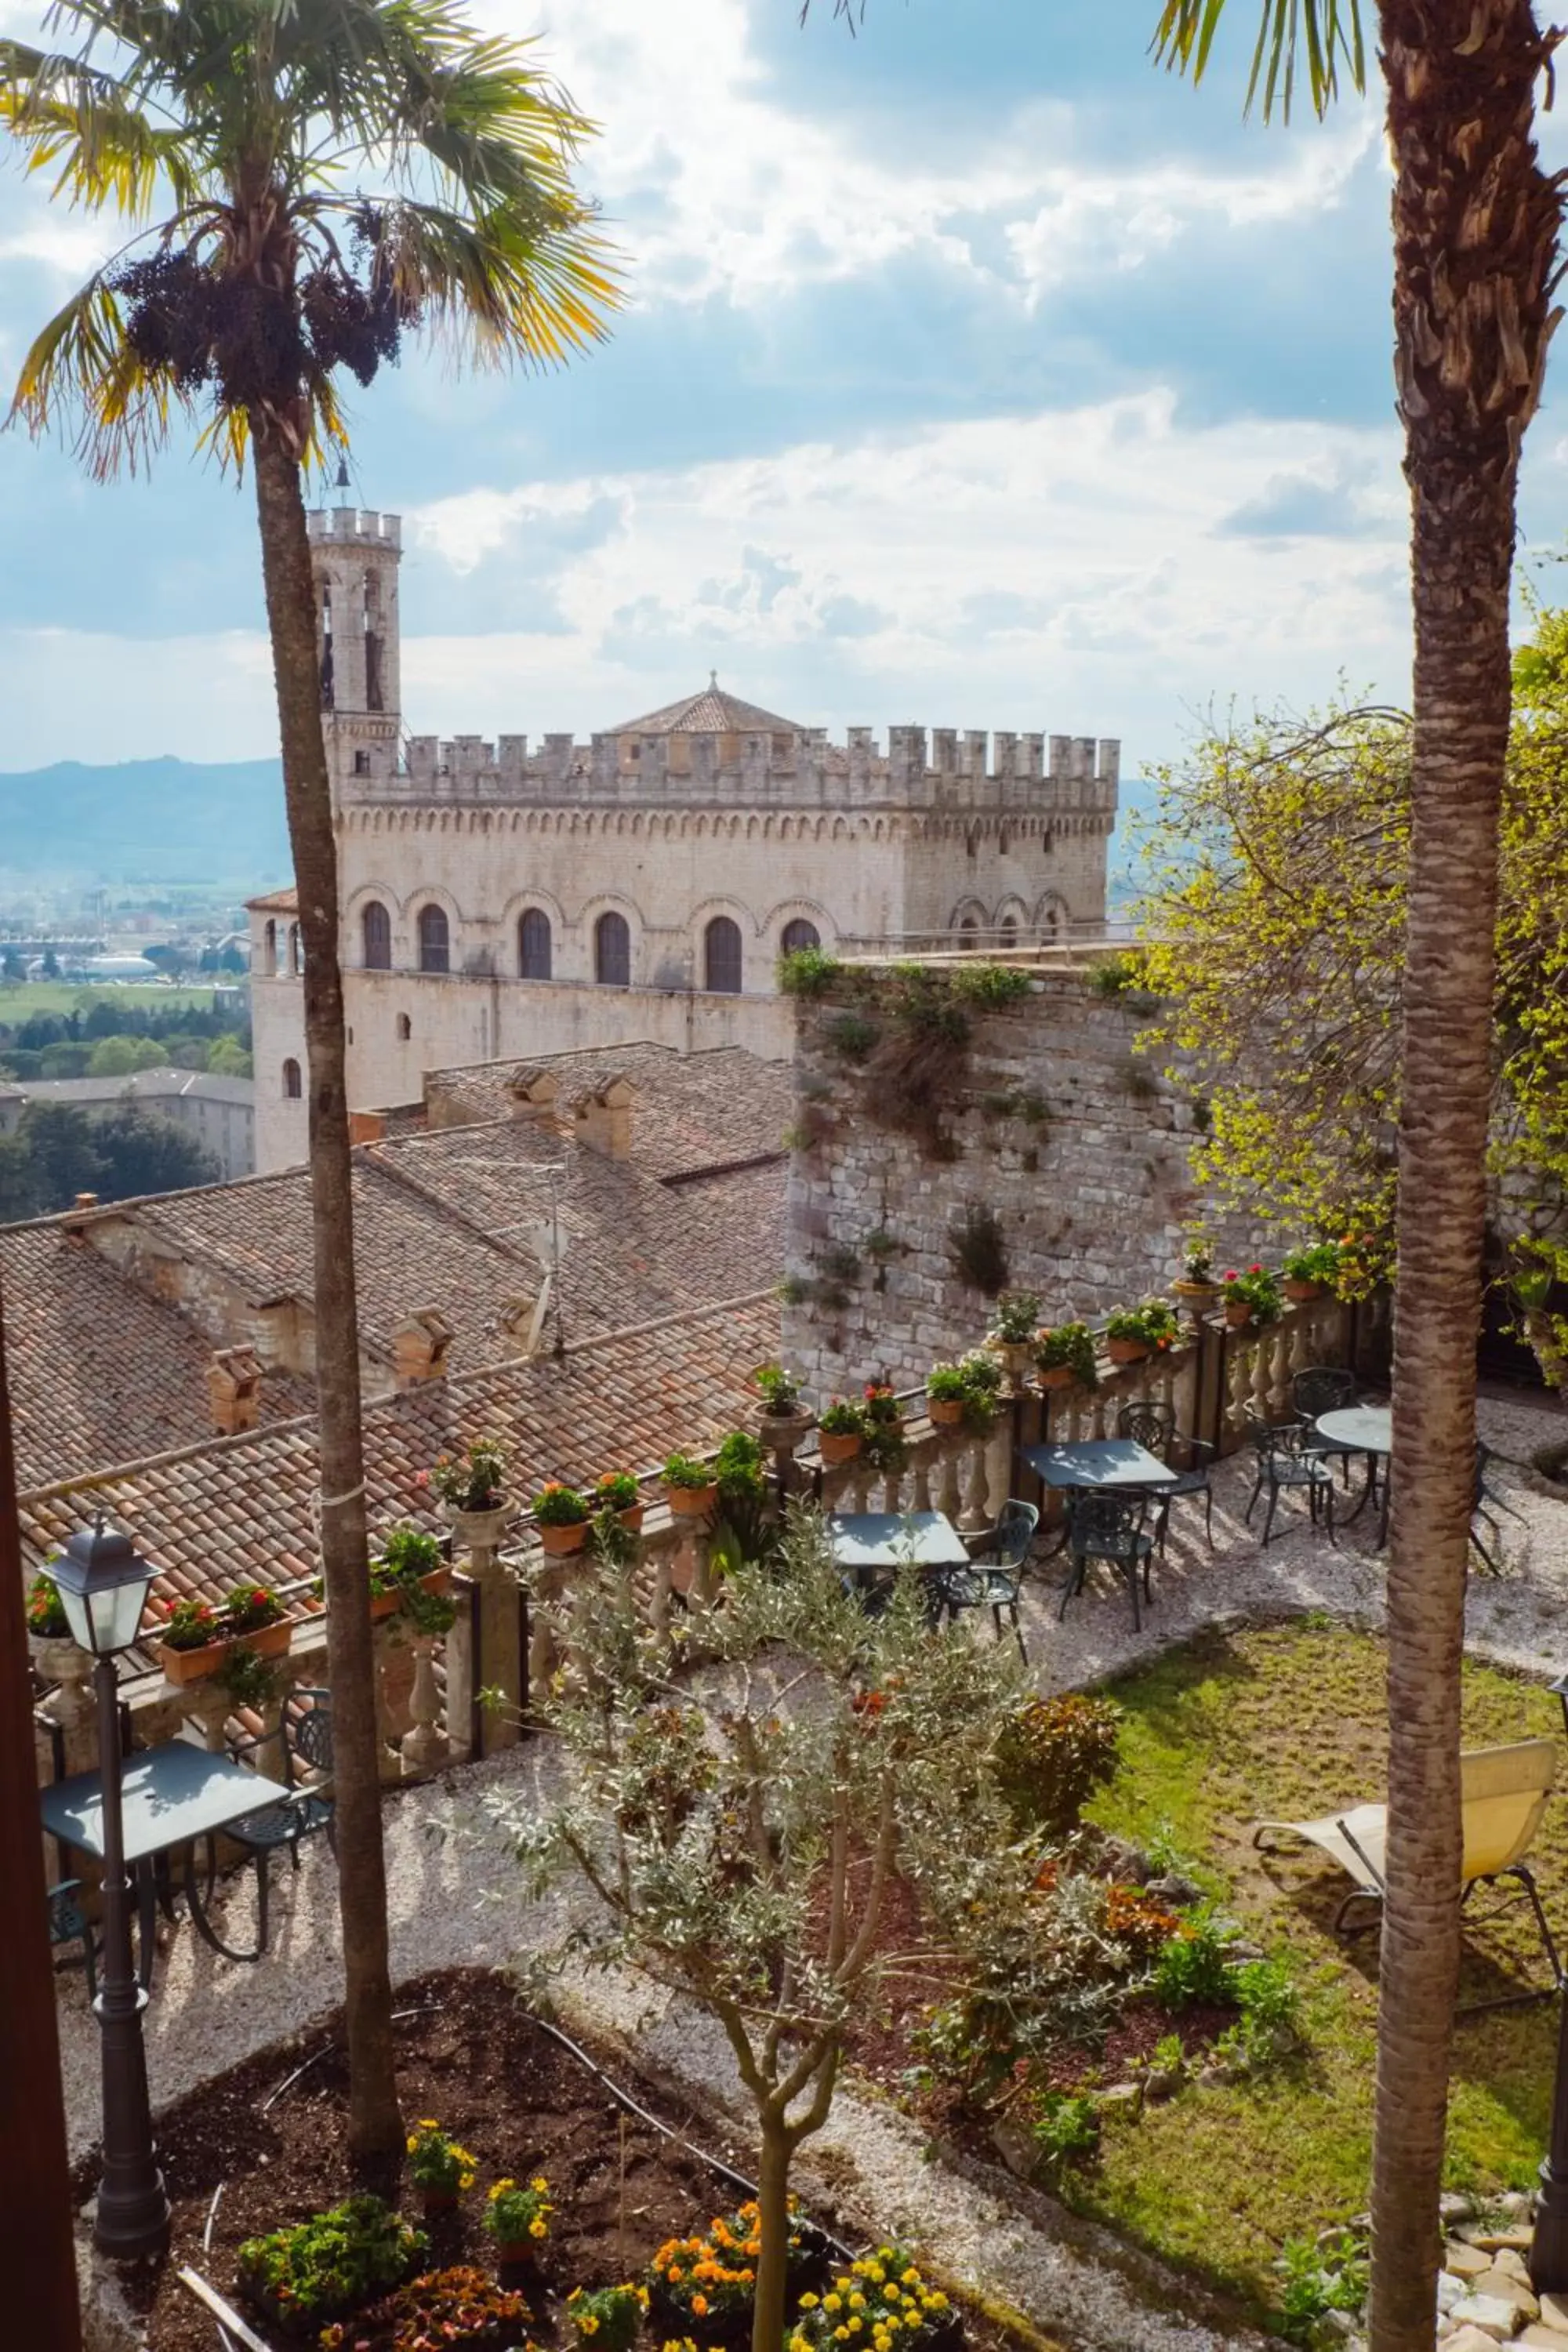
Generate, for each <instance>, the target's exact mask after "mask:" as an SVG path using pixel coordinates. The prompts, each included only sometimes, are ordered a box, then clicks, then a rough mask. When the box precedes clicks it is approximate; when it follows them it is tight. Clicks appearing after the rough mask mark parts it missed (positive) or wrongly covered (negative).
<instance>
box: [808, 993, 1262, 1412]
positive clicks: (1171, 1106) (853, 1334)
mask: <svg viewBox="0 0 1568 2352" xmlns="http://www.w3.org/2000/svg"><path fill="white" fill-rule="evenodd" d="M899 988H900V981H899V979H898V976H897V974H896V973H894V972H891V971H889V969H888V968H887V967H885V966H884V967H862V968H860V969H858V970H856V969H853V968H852V969H851V970H850V971H849V972H847V974H846V975H845V976H844V978H843V980H841V981H840V982H839V983H838V984H837V986H836V988H835V991H834V993H833V994H832V995H831V996H830V997H828V998H826V999H821V1000H816V1001H815V1002H810V1003H802V1004H801V1005H800V1006H799V1008H798V1031H797V1046H796V1054H797V1060H796V1082H797V1089H798V1097H799V1117H798V1122H797V1127H796V1130H795V1151H794V1154H793V1157H792V1160H791V1169H790V1181H789V1211H788V1233H787V1241H786V1263H787V1266H788V1271H789V1277H790V1282H791V1286H792V1288H798V1287H799V1286H805V1292H806V1295H805V1297H799V1298H792V1299H790V1301H789V1302H788V1303H787V1304H786V1306H785V1310H784V1356H785V1360H786V1361H787V1362H788V1363H790V1364H791V1365H792V1366H794V1367H795V1369H796V1370H799V1371H800V1372H801V1373H802V1374H804V1375H805V1379H806V1381H807V1382H808V1384H809V1385H810V1387H811V1388H812V1389H813V1390H815V1391H818V1392H820V1393H823V1394H826V1393H827V1392H829V1391H832V1390H834V1389H837V1388H843V1387H845V1386H847V1385H848V1384H850V1383H852V1382H858V1381H862V1380H865V1379H868V1378H869V1377H870V1376H871V1375H872V1374H873V1373H877V1374H879V1375H885V1376H886V1377H888V1378H890V1379H891V1380H892V1381H894V1382H895V1383H896V1384H899V1385H903V1386H910V1385H913V1384H915V1383H916V1382H918V1381H921V1380H923V1378H924V1376H925V1373H926V1371H927V1370H928V1369H929V1367H930V1365H931V1363H932V1362H933V1361H934V1360H941V1359H943V1358H947V1357H952V1356H953V1355H955V1354H957V1353H960V1352H962V1351H963V1349H965V1348H968V1347H971V1346H973V1343H974V1338H975V1334H976V1331H977V1330H980V1329H983V1328H984V1324H985V1320H986V1317H987V1314H988V1312H989V1303H988V1300H987V1298H986V1297H985V1296H984V1293H982V1292H981V1291H979V1290H978V1289H976V1288H975V1287H974V1286H973V1284H972V1283H971V1282H970V1281H968V1280H966V1279H965V1277H964V1276H963V1274H962V1273H961V1272H960V1270H959V1267H958V1265H957V1264H956V1262H955V1258H954V1254H953V1246H954V1242H955V1239H956V1237H957V1236H958V1235H959V1234H960V1233H961V1231H962V1229H963V1226H964V1223H965V1221H966V1220H967V1219H969V1218H970V1217H971V1216H974V1217H977V1218H981V1219H984V1217H985V1216H987V1215H990V1216H993V1217H994V1219H995V1220H996V1224H997V1227H998V1229H999V1234H1000V1239H1001V1242H1002V1245H1003V1251H1004V1254H1005V1262H1006V1270H1007V1280H1008V1283H1009V1285H1010V1286H1014V1287H1017V1288H1025V1289H1029V1290H1035V1291H1037V1292H1038V1293H1039V1294H1040V1296H1041V1298H1042V1300H1043V1302H1044V1307H1045V1313H1046V1318H1047V1320H1057V1321H1059V1320H1062V1319H1064V1318H1068V1317H1072V1316H1078V1317H1082V1318H1084V1319H1086V1320H1091V1319H1092V1318H1094V1317H1096V1316H1098V1315H1101V1314H1104V1313H1106V1312H1107V1311H1109V1310H1110V1309H1111V1308H1113V1307H1120V1306H1123V1305H1127V1304H1130V1303H1134V1302H1136V1301H1137V1300H1138V1299H1140V1298H1142V1297H1146V1296H1148V1295H1149V1294H1151V1293H1152V1292H1156V1291H1163V1290H1164V1289H1165V1288H1166V1286H1167V1285H1168V1284H1169V1283H1170V1282H1171V1280H1172V1278H1173V1276H1174V1275H1175V1274H1176V1273H1177V1272H1178V1271H1179V1267H1180V1258H1181V1254H1182V1249H1183V1244H1184V1237H1185V1234H1186V1233H1187V1231H1188V1230H1190V1229H1191V1227H1192V1226H1193V1225H1194V1223H1195V1222H1196V1221H1198V1220H1199V1219H1201V1217H1202V1213H1203V1204H1202V1201H1201V1197H1200V1195H1199V1194H1198V1193H1197V1192H1196V1191H1195V1189H1194V1183H1193V1179H1192V1174H1191V1170H1190V1166H1189V1154H1190V1150H1191V1147H1192V1143H1193V1140H1194V1119H1193V1110H1192V1107H1191V1104H1190V1102H1189V1101H1188V1100H1187V1099H1186V1098H1185V1097H1184V1096H1183V1095H1182V1094H1181V1093H1180V1092H1179V1090H1178V1089H1177V1088H1175V1087H1173V1086H1171V1085H1170V1084H1169V1083H1168V1082H1167V1081H1166V1080H1165V1079H1164V1078H1163V1077H1162V1076H1159V1075H1158V1064H1157V1062H1156V1061H1155V1060H1154V1059H1153V1058H1152V1057H1145V1056H1143V1055H1139V1054H1138V1053H1137V1051H1136V1047H1137V1042H1138V1037H1139V1033H1140V1028H1141V1026H1142V1024H1141V1023H1140V1021H1139V1019H1138V1017H1137V1015H1136V1013H1134V1012H1133V1011H1131V1009H1130V1008H1129V1007H1128V1006H1127V1005H1126V1004H1125V1003H1122V1002H1121V1000H1120V999H1117V998H1110V999H1107V998H1104V997H1100V996H1097V995H1096V994H1095V993H1094V992H1092V990H1091V989H1090V987H1089V982H1088V978H1087V974H1086V973H1085V972H1083V971H1072V970H1066V971H1061V972H1060V973H1056V972H1052V973H1050V974H1048V975H1047V976H1045V977H1039V978H1036V979H1034V980H1033V982H1032V984H1031V992H1030V993H1029V995H1028V996H1026V997H1025V998H1023V999H1022V1000H1021V1001H1020V1002H1018V1003H1016V1004H1013V1005H1009V1006H1007V1007H1006V1008H1005V1009H1002V1010H994V1011H986V1012H984V1013H973V1014H972V1016H971V1041H970V1045H969V1048H968V1052H967V1055H966V1057H965V1063H964V1066H963V1074H962V1076H961V1077H960V1078H959V1079H958V1080H957V1082H956V1084H955V1086H954V1087H953V1089H952V1091H951V1093H950V1094H949V1095H948V1096H947V1097H946V1098H945V1100H944V1103H943V1106H942V1117H941V1134H940V1137H939V1139H938V1140H937V1141H936V1143H935V1145H934V1147H933V1146H932V1144H931V1141H929V1140H927V1139H921V1138H919V1137H917V1136H915V1135H911V1134H910V1133H907V1132H903V1131H900V1128H899V1127H897V1126H895V1125H893V1124H891V1123H890V1122H891V1120H892V1118H894V1117H895V1115H896V1105H895V1104H894V1103H893V1102H892V1101H891V1100H890V1099H889V1095H888V1091H887V1088H886V1087H885V1085H884V1084H883V1083H882V1082H881V1080H880V1079H879V1074H878V1071H877V1066H876V1061H875V1052H876V1049H875V1048H874V1047H873V1048H872V1049H871V1058H870V1059H869V1060H867V1061H859V1062H858V1061H855V1060H853V1059H851V1058H849V1057H848V1056H847V1055H846V1053H845V1052H844V1050H843V1040H844V1038H845V1034H846V1030H845V1026H844V1024H845V1016H846V1014H847V1013H848V1014H851V1015H852V1016H853V1018H854V1019H857V1020H858V1021H860V1022H862V1023H865V1024H869V1025H870V1026H871V1027H872V1028H874V1029H875V1030H876V1031H877V1032H878V1033H879V1036H880V1037H886V1036H888V1035H889V1034H891V1033H892V1032H893V1031H894V1030H895V1028H896V1025H897V1024H896V1019H895V1017H894V1015H893V1013H892V1012H891V1007H892V1006H893V1004H894V1002H895V999H896V995H897V992H898V990H899ZM849 1038H850V1042H851V1044H856V1043H859V1044H863V1043H864V1034H863V1033H862V1034H861V1036H860V1038H858V1039H857V1038H856V1037H855V1035H854V1033H853V1031H851V1032H850V1033H849ZM1209 1230H1210V1231H1211V1232H1213V1231H1214V1230H1215V1229H1214V1227H1213V1226H1212V1225H1211V1226H1210V1228H1209ZM1219 1239H1220V1241H1221V1244H1222V1245H1223V1246H1224V1247H1225V1248H1226V1249H1228V1250H1229V1251H1230V1252H1232V1253H1234V1254H1236V1255H1239V1254H1240V1253H1241V1252H1242V1251H1243V1250H1246V1249H1250V1248H1251V1247H1252V1246H1254V1236H1252V1235H1251V1234H1244V1233H1240V1232H1237V1231H1234V1230H1233V1231H1232V1232H1230V1233H1229V1234H1225V1233H1222V1234H1220V1235H1219Z"/></svg>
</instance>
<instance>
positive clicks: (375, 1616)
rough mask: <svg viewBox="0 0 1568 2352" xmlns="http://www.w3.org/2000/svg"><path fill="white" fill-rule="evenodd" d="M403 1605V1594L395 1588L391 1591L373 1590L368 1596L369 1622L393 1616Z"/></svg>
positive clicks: (377, 1621) (373, 1622) (376, 1621)
mask: <svg viewBox="0 0 1568 2352" xmlns="http://www.w3.org/2000/svg"><path fill="white" fill-rule="evenodd" d="M402 1606H403V1595H402V1593H401V1592H399V1591H396V1590H394V1591H391V1592H373V1593H372V1594H371V1596H370V1622H371V1623H372V1624H373V1625H374V1624H377V1623H379V1622H380V1621H381V1619H382V1618H384V1617H393V1616H395V1615H396V1613H397V1612H398V1610H400V1609H401V1608H402Z"/></svg>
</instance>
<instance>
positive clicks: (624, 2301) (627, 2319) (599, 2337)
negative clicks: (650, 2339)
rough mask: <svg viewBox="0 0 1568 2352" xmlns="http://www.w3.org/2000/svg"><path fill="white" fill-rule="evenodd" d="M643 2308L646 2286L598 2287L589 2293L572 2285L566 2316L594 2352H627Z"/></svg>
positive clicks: (640, 2322)
mask: <svg viewBox="0 0 1568 2352" xmlns="http://www.w3.org/2000/svg"><path fill="white" fill-rule="evenodd" d="M646 2310H647V2287H646V2286H602V2287H598V2288H595V2291H594V2293H593V2294H588V2293H587V2292H586V2291H585V2290H584V2288H582V2287H580V2286H574V2288H573V2290H572V2292H571V2294H569V2295H568V2296H567V2298H566V2316H567V2318H568V2319H569V2320H570V2321H571V2323H572V2325H573V2326H574V2328H575V2329H576V2330H577V2333H578V2335H579V2336H581V2337H582V2339H583V2341H584V2344H591V2345H592V2346H593V2347H594V2352H630V2347H631V2346H632V2345H633V2344H634V2343H635V2341H636V2340H637V2330H638V2328H639V2327H640V2326H642V2317H643V2314H644V2312H645V2311H646Z"/></svg>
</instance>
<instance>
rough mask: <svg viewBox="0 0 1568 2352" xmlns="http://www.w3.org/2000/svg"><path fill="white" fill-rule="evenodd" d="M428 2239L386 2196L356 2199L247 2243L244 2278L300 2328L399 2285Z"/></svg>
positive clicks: (242, 2253) (261, 2299) (250, 2290)
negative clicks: (412, 2227)
mask: <svg viewBox="0 0 1568 2352" xmlns="http://www.w3.org/2000/svg"><path fill="white" fill-rule="evenodd" d="M427 2244H428V2240H427V2239H426V2236H425V2233H424V2231H421V2230H415V2229H411V2228H410V2227H409V2225H408V2223H407V2222H406V2221H401V2220H400V2219H399V2217H398V2216H397V2215H396V2214H395V2212H393V2211H392V2210H391V2209H390V2207H388V2206H386V2205H384V2204H383V2203H382V2200H381V2199H380V2198H379V2197H363V2196H362V2197H349V2198H345V2199H344V2200H343V2202H342V2204H341V2205H334V2206H332V2207H331V2210H329V2211H327V2212H325V2213H315V2214H312V2215H311V2217H310V2221H300V2222H297V2223H296V2224H295V2225H294V2226H293V2228H291V2229H288V2230H273V2231H270V2232H269V2233H268V2235H267V2236H266V2237H263V2238H247V2240H246V2242H245V2243H244V2245H242V2246H241V2248H240V2250H239V2281H240V2284H241V2286H242V2287H243V2288H244V2289H245V2291H246V2293H247V2294H249V2295H250V2296H251V2297H252V2299H253V2300H254V2301H256V2302H258V2304H260V2305H261V2306H262V2307H263V2308H264V2309H266V2310H268V2311H271V2312H272V2313H274V2314H275V2315H276V2316H277V2317H278V2318H279V2319H280V2320H282V2321H283V2322H284V2324H285V2325H286V2326H293V2327H295V2328H298V2327H299V2326H300V2323H301V2322H316V2321H321V2320H331V2319H335V2318H337V2317H338V2315H339V2314H340V2313H342V2312H348V2311H354V2310H356V2309H357V2308H358V2306H359V2305H361V2304H362V2303H363V2302H364V2300H365V2298H366V2297H367V2296H368V2295H371V2294H377V2293H379V2292H381V2291H382V2290H384V2288H387V2287H391V2286H396V2285H398V2284H400V2282H401V2281H402V2280H404V2279H405V2278H406V2277H407V2275H408V2273H409V2272H410V2271H411V2270H412V2269H413V2268H414V2266H415V2264H416V2263H417V2261H418V2260H419V2257H420V2256H421V2255H422V2254H423V2253H424V2252H425V2250H426V2245H427Z"/></svg>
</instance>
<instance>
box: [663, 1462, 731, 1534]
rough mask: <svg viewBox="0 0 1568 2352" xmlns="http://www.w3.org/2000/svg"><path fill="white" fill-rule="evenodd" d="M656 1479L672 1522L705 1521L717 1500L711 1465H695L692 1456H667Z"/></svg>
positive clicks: (716, 1480) (702, 1463)
mask: <svg viewBox="0 0 1568 2352" xmlns="http://www.w3.org/2000/svg"><path fill="white" fill-rule="evenodd" d="M659 1475H660V1476H661V1477H662V1478H663V1480H664V1499H665V1501H666V1502H667V1503H668V1506H669V1508H670V1513H671V1516H672V1517H675V1518H678V1519H702V1518H706V1517H707V1516H708V1514H709V1512H710V1510H711V1509H712V1508H713V1506H714V1504H715V1503H716V1502H717V1501H718V1499H719V1481H718V1479H717V1478H716V1477H715V1476H714V1475H713V1465H712V1464H711V1463H710V1462H699V1461H698V1460H697V1458H696V1456H695V1454H670V1456H669V1457H668V1461H667V1462H666V1463H665V1465H664V1468H663V1470H662V1471H661V1472H660V1474H659Z"/></svg>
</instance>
